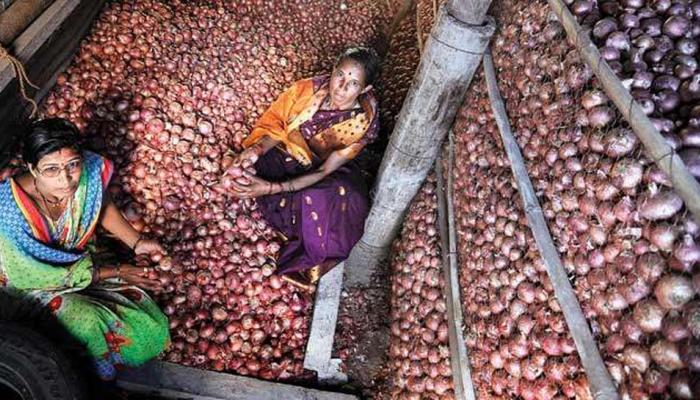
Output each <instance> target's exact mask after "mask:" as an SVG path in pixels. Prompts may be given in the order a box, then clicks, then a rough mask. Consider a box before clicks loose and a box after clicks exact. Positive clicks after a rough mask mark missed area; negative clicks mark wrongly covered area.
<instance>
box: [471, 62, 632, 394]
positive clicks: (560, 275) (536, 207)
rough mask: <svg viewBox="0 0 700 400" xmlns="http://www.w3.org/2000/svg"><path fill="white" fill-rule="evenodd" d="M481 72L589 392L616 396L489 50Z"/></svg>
mask: <svg viewBox="0 0 700 400" xmlns="http://www.w3.org/2000/svg"><path fill="white" fill-rule="evenodd" d="M484 75H485V77H486V86H487V89H488V92H489V99H490V100H491V108H492V109H493V115H494V118H495V119H496V124H497V125H498V130H499V132H500V134H501V139H502V140H503V147H504V148H505V150H506V154H507V155H508V160H510V164H511V169H512V171H513V177H514V178H515V182H516V183H517V185H518V192H519V193H520V197H521V198H522V200H523V206H524V207H525V214H526V216H527V221H528V225H529V226H530V230H531V231H532V236H534V237H535V242H536V243H537V247H538V249H539V250H540V256H541V257H542V261H544V265H545V267H546V269H547V275H548V276H549V279H550V281H552V287H553V288H554V295H555V296H556V298H557V301H558V302H559V306H560V307H561V312H562V314H564V318H565V319H566V324H567V325H568V327H569V333H570V334H571V337H572V338H573V339H574V342H575V343H576V350H577V351H578V355H579V357H580V359H581V364H582V365H583V369H584V370H585V371H586V376H587V377H588V383H589V385H590V387H591V393H592V394H593V397H594V398H595V399H597V400H613V399H617V398H618V395H617V390H616V389H615V385H614V384H613V381H612V378H611V377H610V374H609V373H608V369H607V367H606V366H605V364H604V363H603V358H602V357H601V356H600V351H599V350H598V345H597V344H596V342H595V340H594V339H593V334H592V333H591V329H590V327H589V326H588V321H586V317H584V315H583V311H582V310H581V305H580V304H579V302H578V299H577V298H576V293H574V289H573V288H572V287H571V282H569V277H568V275H567V273H566V270H565V269H564V266H563V265H562V262H561V259H560V258H559V252H558V251H557V248H556V247H555V246H554V241H553V240H552V236H551V235H550V233H549V228H548V227H547V221H545V219H544V214H543V213H542V208H540V203H539V200H537V195H536V194H535V189H534V188H533V186H532V182H531V181H530V176H529V175H528V173H527V168H526V167H525V160H524V159H523V156H522V154H521V152H520V147H519V146H518V142H517V141H516V140H515V137H514V136H513V132H512V131H511V129H510V122H509V121H508V115H507V113H506V107H505V105H504V104H503V99H502V98H501V94H500V91H499V90H498V84H497V80H496V71H495V69H494V67H493V61H492V59H491V54H490V53H489V52H487V53H486V54H485V55H484Z"/></svg>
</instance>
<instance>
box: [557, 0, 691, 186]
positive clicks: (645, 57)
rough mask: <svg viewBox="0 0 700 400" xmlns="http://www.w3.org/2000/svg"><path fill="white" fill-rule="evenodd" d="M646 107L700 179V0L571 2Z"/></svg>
mask: <svg viewBox="0 0 700 400" xmlns="http://www.w3.org/2000/svg"><path fill="white" fill-rule="evenodd" d="M567 3H571V4H570V7H571V10H572V11H573V12H574V13H575V15H576V16H577V18H578V20H579V21H580V23H581V24H582V25H583V26H585V27H587V28H590V29H591V36H592V39H593V41H594V42H595V43H596V44H597V45H598V47H599V49H600V52H601V54H602V55H603V57H604V58H605V59H606V60H607V62H608V64H609V65H610V67H611V68H612V69H613V70H614V71H615V73H616V74H617V75H618V77H619V78H620V80H621V81H622V82H623V84H624V85H625V86H626V87H627V88H628V89H629V91H630V94H631V95H632V96H633V97H634V98H635V100H637V102H638V103H639V105H640V106H641V107H642V110H643V111H644V113H645V114H647V115H648V116H649V117H650V118H651V119H652V122H653V123H654V125H656V127H657V129H658V130H659V132H661V134H662V135H664V137H665V138H666V141H667V142H668V144H669V145H670V146H671V147H672V148H673V149H674V150H676V151H677V152H678V154H679V155H680V157H681V158H682V159H683V161H684V162H685V164H686V165H687V167H688V168H689V169H690V172H691V174H693V175H694V176H695V177H696V178H700V149H699V148H700V68H698V55H699V54H700V52H699V51H698V50H699V48H700V1H689V0H659V1H642V0H624V1H597V2H596V1H574V2H571V0H569V1H567Z"/></svg>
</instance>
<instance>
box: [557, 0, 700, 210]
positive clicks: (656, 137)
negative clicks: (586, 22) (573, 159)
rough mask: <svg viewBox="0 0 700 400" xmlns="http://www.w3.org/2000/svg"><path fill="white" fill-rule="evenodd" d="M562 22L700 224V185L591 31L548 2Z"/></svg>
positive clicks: (606, 91) (584, 57)
mask: <svg viewBox="0 0 700 400" xmlns="http://www.w3.org/2000/svg"><path fill="white" fill-rule="evenodd" d="M547 2H548V3H549V5H550V7H552V9H553V10H554V13H555V14H556V15H557V18H559V22H561V24H562V25H563V26H564V30H566V34H567V35H568V36H569V39H571V40H572V41H573V42H575V43H576V48H577V49H578V51H579V53H580V54H581V57H582V58H583V60H584V61H585V63H586V64H587V65H588V66H589V67H590V68H591V69H592V70H593V73H595V75H596V76H597V77H598V80H599V81H600V83H601V85H602V86H603V89H604V90H605V93H606V94H607V95H608V97H610V99H611V100H612V101H613V103H615V105H616V106H617V109H618V111H619V112H620V114H622V116H623V117H624V118H625V120H626V121H627V123H628V124H629V125H630V127H631V128H632V130H633V131H634V133H635V134H636V135H637V137H639V140H640V141H641V142H642V144H643V145H644V148H645V149H646V150H647V152H648V153H649V155H650V156H651V158H652V159H653V160H654V162H655V163H656V164H657V165H658V166H659V168H660V169H661V170H662V171H664V172H665V173H666V175H668V176H669V178H670V180H671V183H672V184H673V188H674V189H675V190H676V192H677V193H678V195H679V196H681V198H682V199H683V201H684V202H685V206H686V208H687V209H688V210H689V211H690V212H691V213H692V214H693V216H694V217H695V219H697V220H698V221H700V184H699V183H698V181H697V180H696V179H695V177H694V176H693V175H692V174H691V173H690V172H689V171H688V168H687V167H686V166H685V163H683V160H682V159H681V158H680V157H679V156H678V154H677V153H676V152H675V151H674V150H673V148H671V146H669V145H668V143H666V140H665V139H664V137H663V136H661V134H660V133H659V131H658V130H657V129H656V127H655V126H654V124H652V122H651V121H650V120H649V117H647V116H646V114H644V112H643V111H642V109H641V107H640V106H639V104H638V103H637V102H636V101H635V100H634V98H633V97H632V96H631V95H630V93H629V91H628V90H627V89H626V88H625V87H624V86H623V85H622V82H620V79H618V77H617V75H615V72H613V70H612V69H611V68H610V66H609V65H608V63H607V62H606V61H605V60H604V59H603V58H602V56H601V55H600V52H599V51H598V48H597V47H596V46H595V44H594V43H593V42H592V41H591V39H590V37H589V35H588V31H587V30H583V28H582V27H581V26H580V25H579V24H578V22H576V19H575V18H574V16H573V14H571V12H569V9H568V8H566V5H564V3H562V2H561V0H547Z"/></svg>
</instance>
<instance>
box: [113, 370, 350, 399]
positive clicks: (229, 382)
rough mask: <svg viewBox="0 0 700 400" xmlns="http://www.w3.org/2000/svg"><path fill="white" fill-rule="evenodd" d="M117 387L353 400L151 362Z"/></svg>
mask: <svg viewBox="0 0 700 400" xmlns="http://www.w3.org/2000/svg"><path fill="white" fill-rule="evenodd" d="M117 386H119V387H121V388H124V389H126V390H129V391H132V392H135V393H144V394H151V395H157V396H162V397H166V398H173V399H182V398H187V399H193V400H283V399H300V400H356V399H357V397H356V396H353V395H349V394H344V393H332V392H324V391H321V390H316V389H308V388H304V387H300V386H293V385H288V384H283V383H277V382H268V381H263V380H260V379H255V378H248V377H243V376H236V375H230V374H225V373H221V372H212V371H205V370H201V369H196V368H190V367H184V366H182V365H177V364H172V363H167V362H162V361H153V362H150V363H148V364H146V365H145V366H143V367H141V368H138V369H133V370H128V371H124V372H122V373H120V374H119V377H118V379H117Z"/></svg>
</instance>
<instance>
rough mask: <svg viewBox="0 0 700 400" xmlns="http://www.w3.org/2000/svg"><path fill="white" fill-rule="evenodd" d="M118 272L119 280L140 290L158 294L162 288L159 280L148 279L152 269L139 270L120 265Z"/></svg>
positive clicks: (128, 265) (129, 265)
mask: <svg viewBox="0 0 700 400" xmlns="http://www.w3.org/2000/svg"><path fill="white" fill-rule="evenodd" d="M119 270H120V271H119V272H120V278H121V279H123V280H124V281H126V283H130V284H132V285H134V286H138V287H140V288H141V289H146V290H150V291H153V292H159V291H160V290H161V288H162V285H161V283H160V281H159V280H157V279H150V278H148V273H149V271H151V270H152V268H148V267H144V268H141V267H137V266H134V265H131V264H122V265H121V266H120V267H119Z"/></svg>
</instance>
